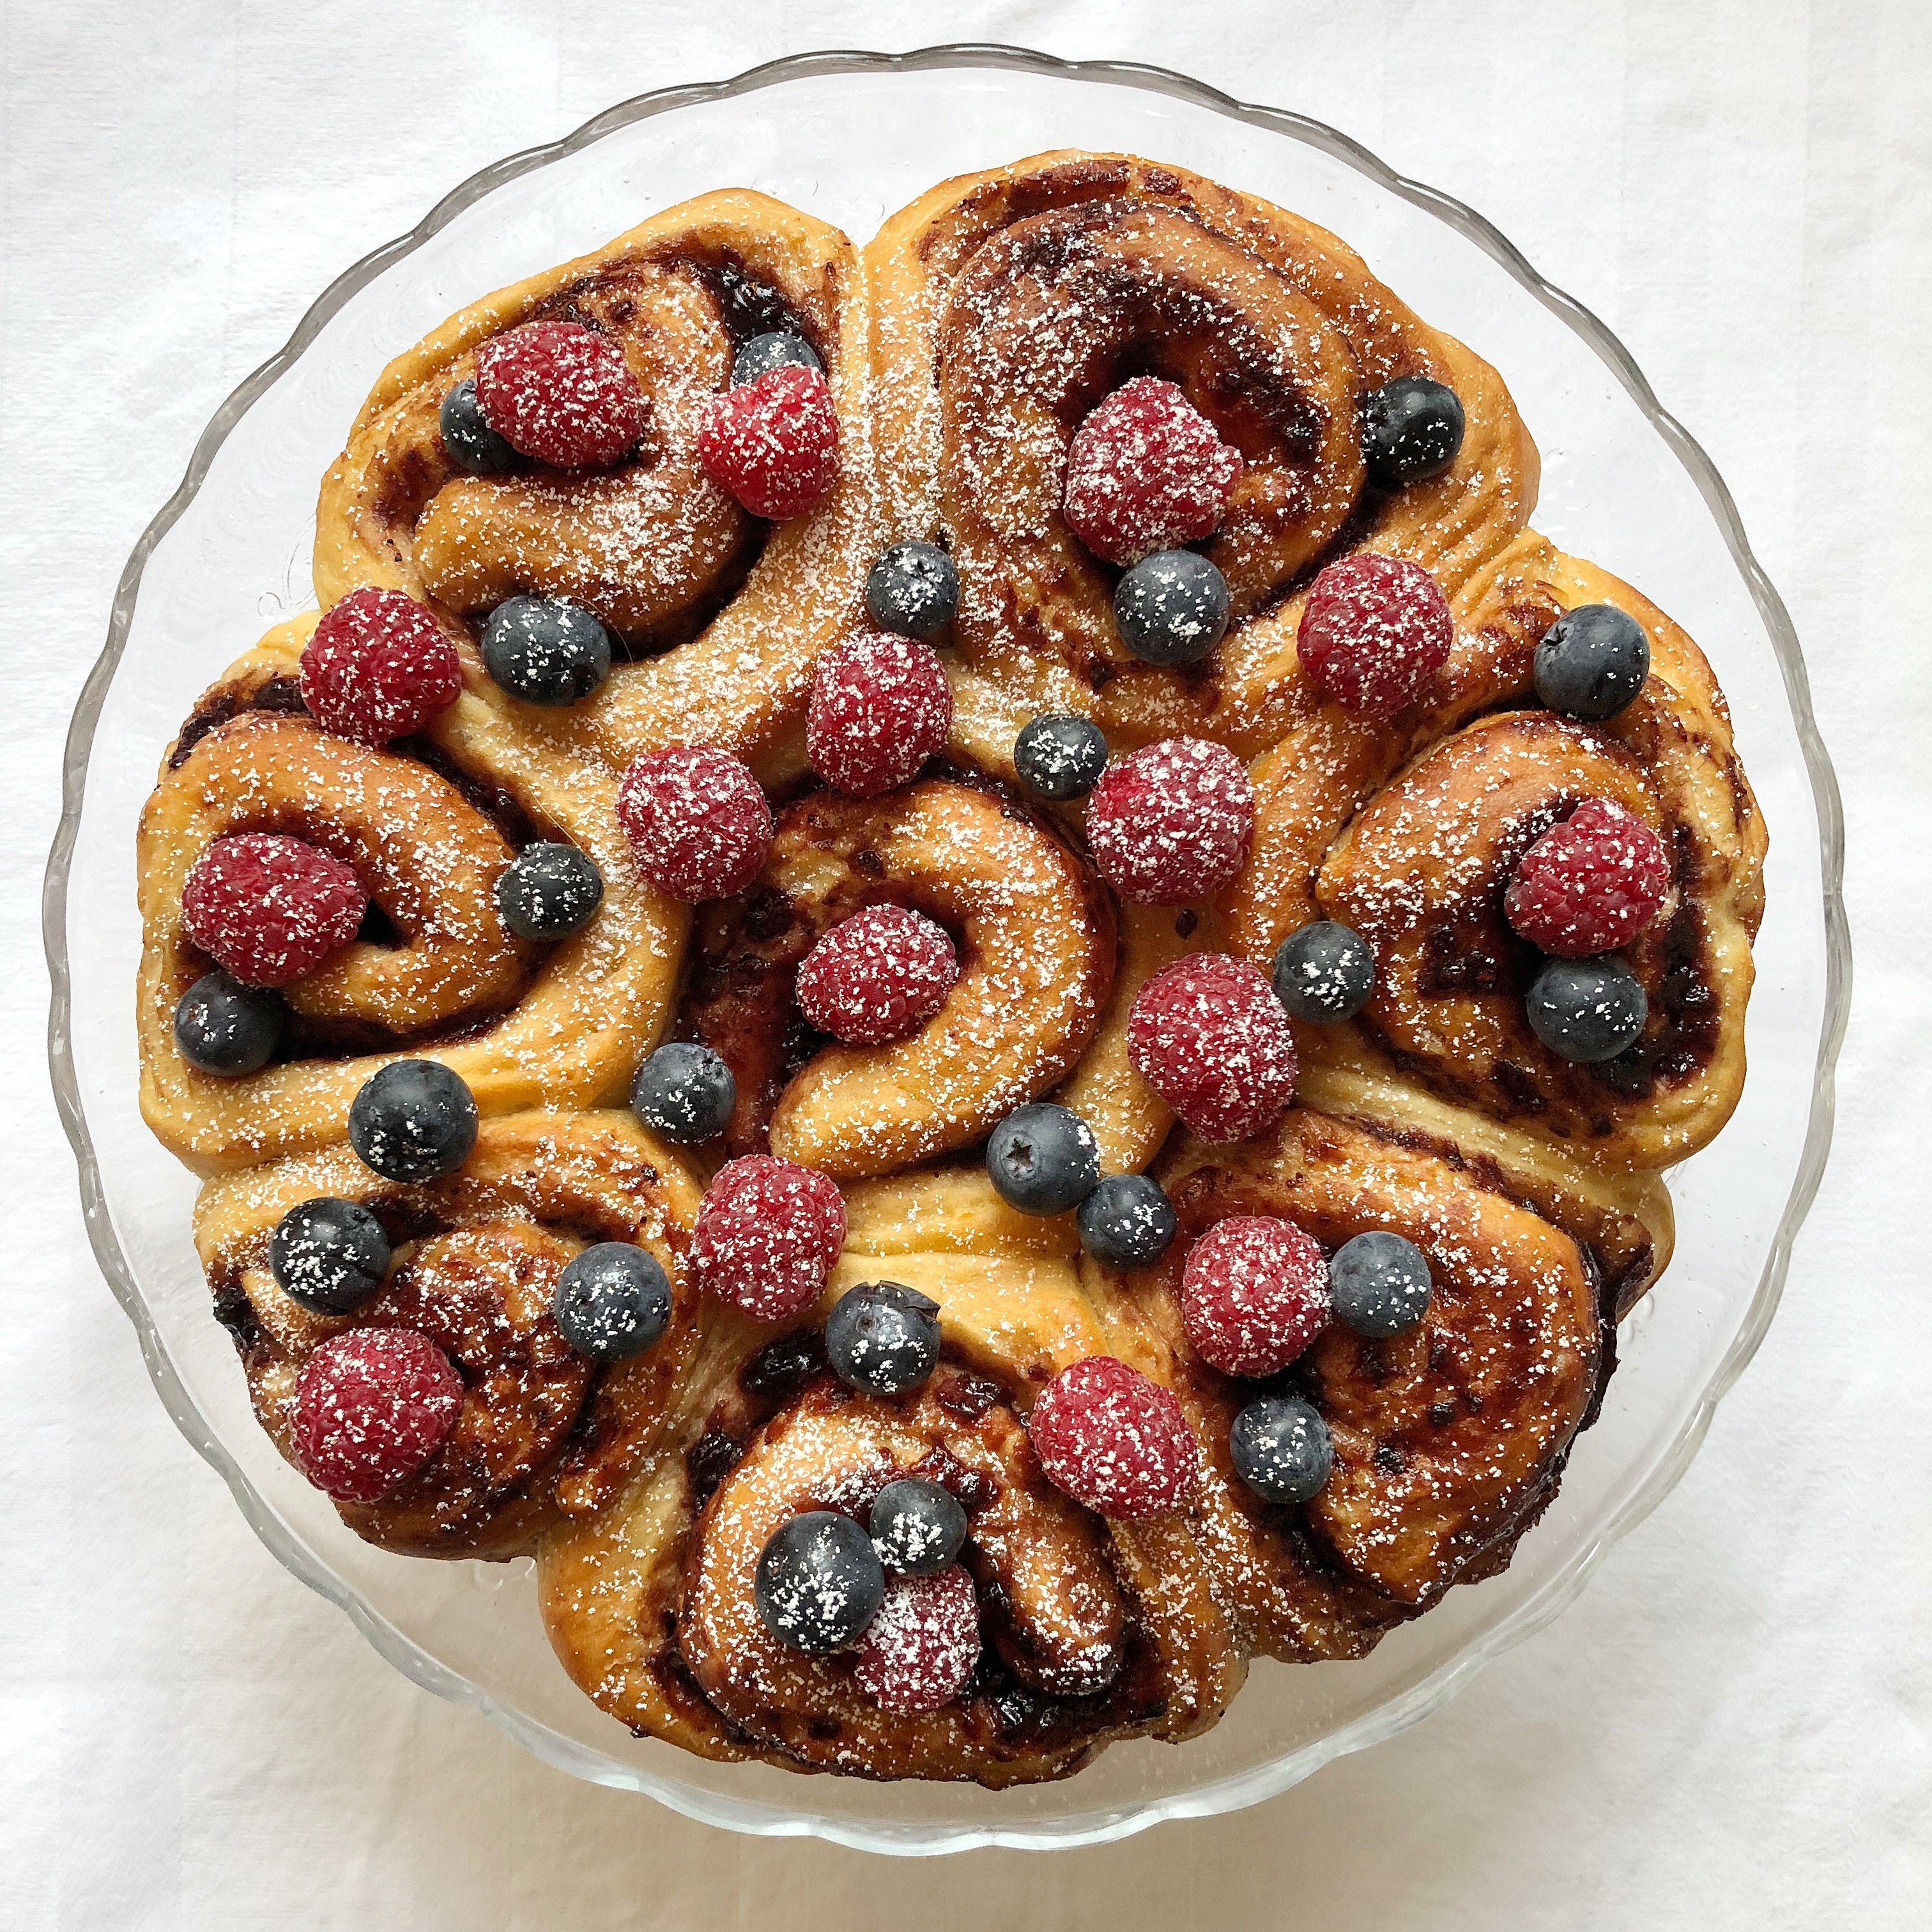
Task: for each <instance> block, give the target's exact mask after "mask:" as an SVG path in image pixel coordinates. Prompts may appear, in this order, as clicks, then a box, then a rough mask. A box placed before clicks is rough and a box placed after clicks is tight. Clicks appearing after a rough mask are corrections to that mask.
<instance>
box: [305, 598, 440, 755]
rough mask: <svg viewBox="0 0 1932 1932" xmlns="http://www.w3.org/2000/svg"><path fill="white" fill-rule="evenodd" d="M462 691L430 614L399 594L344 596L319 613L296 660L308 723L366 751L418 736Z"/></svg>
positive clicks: (426, 608)
mask: <svg viewBox="0 0 1932 1932" xmlns="http://www.w3.org/2000/svg"><path fill="white" fill-rule="evenodd" d="M462 690H463V660H462V659H461V658H459V657H458V655H456V646H455V645H454V644H452V643H451V642H450V641H449V638H448V637H446V636H445V635H444V634H443V626H442V625H440V624H439V623H438V622H437V621H436V619H435V618H434V616H431V614H430V611H429V607H428V605H427V604H419V603H418V602H417V601H416V599H415V598H413V597H405V596H404V595H403V593H402V592H401V591H400V590H378V589H374V587H368V588H365V589H361V590H352V591H350V593H349V595H347V597H345V598H343V599H342V601H341V602H340V603H339V604H335V605H334V606H333V607H332V608H331V609H329V610H327V611H326V612H324V613H323V619H322V622H320V623H319V624H318V625H316V627H315V634H314V636H313V637H311V638H310V639H309V640H308V644H307V645H306V646H305V648H304V649H303V651H302V702H303V703H305V705H307V706H308V709H309V713H310V715H311V716H312V717H313V718H314V719H315V721H316V722H317V724H320V725H321V726H322V727H323V730H326V731H333V732H334V733H335V735H336V736H338V738H356V739H360V740H361V741H362V742H363V743H364V744H365V745H386V744H387V743H388V742H389V740H390V739H392V738H403V737H407V736H408V735H409V734H410V733H411V732H412V731H420V730H422V727H424V726H425V724H428V722H429V721H430V720H431V718H434V717H436V716H437V715H438V714H439V713H440V712H444V711H447V710H448V709H449V707H450V706H452V704H454V703H455V702H456V700H457V698H458V696H459V695H460V694H461V692H462Z"/></svg>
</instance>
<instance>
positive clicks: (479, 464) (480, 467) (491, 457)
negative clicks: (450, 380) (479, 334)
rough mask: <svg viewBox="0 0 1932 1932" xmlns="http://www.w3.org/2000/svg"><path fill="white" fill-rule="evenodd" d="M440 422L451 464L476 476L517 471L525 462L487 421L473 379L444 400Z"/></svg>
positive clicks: (464, 381) (465, 378)
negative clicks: (506, 470) (507, 470)
mask: <svg viewBox="0 0 1932 1932" xmlns="http://www.w3.org/2000/svg"><path fill="white" fill-rule="evenodd" d="M437 426H438V427H439V428H440V429H441V430H442V431H443V448H444V449H446V450H448V451H449V460H451V461H452V463H455V465H456V466H457V467H458V469H466V470H468V471H469V473H470V475H472V476H494V475H498V474H499V473H500V472H502V471H503V470H505V469H515V468H517V466H518V465H519V464H520V463H521V462H522V461H523V458H521V457H520V456H519V455H517V452H515V451H514V449H511V447H510V446H509V445H508V443H505V441H504V440H503V439H502V437H500V436H499V435H498V434H496V431H494V430H493V429H492V428H490V425H488V424H487V422H484V420H483V405H482V404H481V403H479V402H478V401H477V400H476V379H475V377H473V376H466V377H463V380H462V381H461V382H460V383H458V384H457V386H456V387H455V389H452V390H451V391H450V392H449V395H446V396H445V397H444V398H443V407H442V409H441V410H440V411H439V412H438V413H437Z"/></svg>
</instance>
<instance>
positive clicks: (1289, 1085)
mask: <svg viewBox="0 0 1932 1932" xmlns="http://www.w3.org/2000/svg"><path fill="white" fill-rule="evenodd" d="M1127 1058H1128V1060H1129V1061H1130V1062H1131V1063H1132V1064H1133V1069H1134V1071H1135V1072H1136V1073H1138V1074H1139V1076H1141V1078H1142V1079H1143V1080H1145V1082H1147V1083H1148V1085H1149V1086H1150V1087H1151V1088H1153V1089H1154V1091H1155V1092H1156V1093H1157V1094H1159V1095H1160V1097H1161V1098H1162V1099H1163V1100H1165V1101H1166V1103H1167V1104H1168V1105H1169V1106H1170V1107H1172V1109H1174V1111H1175V1112H1176V1113H1177V1114H1178V1115H1180V1116H1181V1122H1182V1124H1183V1125H1184V1126H1185V1127H1187V1128H1188V1129H1189V1130H1190V1131H1192V1132H1193V1133H1197V1134H1199V1136H1201V1138H1202V1139H1203V1140H1204V1141H1216V1142H1226V1141H1242V1140H1246V1139H1247V1138H1248V1137H1249V1136H1250V1135H1251V1134H1258V1133H1260V1132H1261V1130H1262V1128H1264V1127H1266V1126H1267V1125H1268V1123H1269V1122H1270V1121H1272V1120H1273V1119H1274V1118H1275V1116H1276V1115H1277V1114H1279V1113H1280V1112H1281V1110H1282V1109H1283V1108H1284V1107H1285V1106H1287V1105H1288V1100H1289V1095H1290V1094H1292V1093H1293V1092H1294V1091H1295V1075H1296V1073H1297V1072H1298V1067H1296V1064H1295V1037H1294V1035H1293V1034H1292V1032H1291V1031H1289V1024H1288V1015H1287V1014H1286V1013H1285V1012H1284V1011H1283V1010H1282V1004H1281V1002H1280V1001H1279V1000H1278V999H1277V998H1275V996H1274V988H1273V987H1272V986H1270V985H1269V984H1268V976H1267V975H1266V974H1265V973H1263V972H1262V970H1261V969H1260V968H1259V967H1258V966H1250V965H1249V964H1248V963H1247V961H1246V960H1244V959H1229V957H1228V956H1226V954H1225V953H1190V954H1189V955H1188V956H1187V958H1186V959H1177V960H1176V961H1175V962H1174V964H1173V965H1172V966H1170V967H1169V968H1167V969H1166V971H1164V972H1160V973H1157V974H1155V975H1154V977H1153V978H1152V979H1151V980H1149V981H1148V983H1147V984H1146V985H1145V986H1143V987H1142V989H1140V991H1139V992H1138V993H1137V994H1136V995H1134V1004H1133V1010H1132V1011H1131V1012H1130V1013H1129V1014H1128V1016H1127Z"/></svg>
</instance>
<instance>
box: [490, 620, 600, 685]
mask: <svg viewBox="0 0 1932 1932" xmlns="http://www.w3.org/2000/svg"><path fill="white" fill-rule="evenodd" d="M483 663H484V667H485V668H486V669H487V670H488V672H489V673H490V676H492V677H493V678H494V679H496V682H498V683H499V685H502V687H503V688H504V689H505V691H508V693H509V694H510V695H511V697H520V698H521V699H522V700H523V702H524V703H526V704H542V705H548V706H561V705H565V704H574V703H576V702H577V700H578V699H579V698H580V697H589V695H590V694H591V693H592V691H595V689H596V688H597V687H598V685H600V684H601V683H602V682H604V679H606V678H607V677H608V676H610V632H609V631H607V630H605V629H604V626H603V625H601V624H600V623H599V622H598V621H597V619H595V617H593V616H591V614H590V613H589V611H588V610H580V609H579V608H578V607H577V605H576V604H566V603H565V602H564V601H563V600H562V598H557V597H510V598H505V600H504V601H502V603H500V604H498V605H497V606H496V609H495V610H492V611H491V612H490V614H489V616H488V617H487V618H486V619H484V625H483Z"/></svg>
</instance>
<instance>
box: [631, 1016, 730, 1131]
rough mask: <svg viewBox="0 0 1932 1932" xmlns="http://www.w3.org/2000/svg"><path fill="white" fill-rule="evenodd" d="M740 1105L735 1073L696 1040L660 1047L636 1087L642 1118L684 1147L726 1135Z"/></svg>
mask: <svg viewBox="0 0 1932 1932" xmlns="http://www.w3.org/2000/svg"><path fill="white" fill-rule="evenodd" d="M737 1104H738V1083H737V1082H736V1080H734V1079H733V1078H732V1077H731V1070H730V1067H727V1066H726V1065H725V1064H724V1060H723V1058H721V1056H720V1055H717V1054H715V1053H713V1052H712V1050H711V1049H710V1048H709V1047H708V1046H698V1045H697V1044H696V1043H694V1042H693V1041H691V1040H672V1041H670V1042H669V1043H667V1045H665V1046H661V1047H659V1048H658V1050H657V1052H655V1053H654V1054H652V1055H651V1057H650V1058H649V1059H648V1060H647V1061H645V1062H644V1064H643V1066H641V1067H639V1068H638V1069H637V1078H636V1079H634V1081H632V1082H631V1109H632V1110H633V1112H635V1114H636V1115H637V1118H638V1119H639V1120H640V1121H643V1124H644V1125H645V1126H646V1127H649V1129H650V1130H651V1131H652V1133H655V1134H661V1135H663V1136H664V1139H666V1140H667V1141H675V1142H676V1143H677V1144H678V1145H679V1147H696V1146H697V1145H698V1143H699V1142H701V1141H708V1140H711V1139H715V1137H716V1136H718V1135H719V1134H721V1133H723V1132H724V1130H725V1127H726V1126H727V1124H729V1123H730V1118H731V1114H732V1110H733V1109H734V1108H735V1107H736V1106H737Z"/></svg>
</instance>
